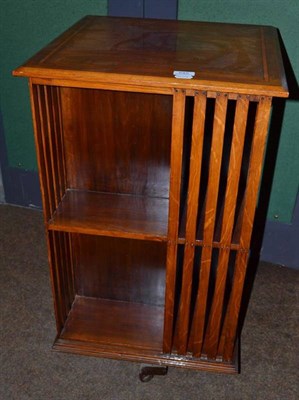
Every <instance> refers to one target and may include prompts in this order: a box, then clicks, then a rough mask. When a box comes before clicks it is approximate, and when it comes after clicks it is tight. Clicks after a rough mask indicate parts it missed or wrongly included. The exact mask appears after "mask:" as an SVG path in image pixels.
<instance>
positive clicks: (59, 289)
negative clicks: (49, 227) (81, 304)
mask: <svg viewBox="0 0 299 400" xmlns="http://www.w3.org/2000/svg"><path fill="white" fill-rule="evenodd" d="M59 234H60V232H54V231H49V232H48V235H47V237H48V240H49V251H48V253H49V263H50V272H51V278H52V279H53V283H54V287H55V293H54V294H55V296H54V304H55V311H56V324H57V326H58V328H59V329H58V332H59V331H60V330H61V328H62V327H63V325H64V322H65V319H66V316H67V314H68V307H67V305H66V302H65V296H64V278H63V275H62V274H63V270H62V268H61V253H60V247H59Z"/></svg>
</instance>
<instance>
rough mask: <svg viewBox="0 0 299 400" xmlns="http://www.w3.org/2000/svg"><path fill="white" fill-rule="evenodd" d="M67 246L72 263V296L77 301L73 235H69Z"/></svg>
mask: <svg viewBox="0 0 299 400" xmlns="http://www.w3.org/2000/svg"><path fill="white" fill-rule="evenodd" d="M67 241H68V243H67V246H68V252H67V254H68V259H69V261H70V274H71V277H70V282H71V294H72V298H73V299H75V295H76V290H75V275H74V274H75V272H74V268H75V257H74V251H73V249H74V247H73V237H72V234H71V233H68V234H67Z"/></svg>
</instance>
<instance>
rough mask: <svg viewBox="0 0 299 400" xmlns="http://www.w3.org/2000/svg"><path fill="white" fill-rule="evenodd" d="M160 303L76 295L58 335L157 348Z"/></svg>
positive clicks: (161, 317)
mask: <svg viewBox="0 0 299 400" xmlns="http://www.w3.org/2000/svg"><path fill="white" fill-rule="evenodd" d="M163 320H164V309H163V307H158V306H152V305H147V304H141V303H133V302H123V301H115V300H106V299H96V298H89V297H82V296H76V298H75V300H74V303H73V306H72V309H71V311H70V313H69V315H68V318H67V320H66V323H65V326H64V329H63V331H62V332H61V334H60V337H59V338H60V339H63V340H70V341H80V342H82V343H84V342H93V343H97V344H102V345H105V346H106V347H107V346H111V347H113V346H116V347H117V346H119V347H126V349H127V350H126V351H129V350H130V349H131V350H133V349H143V350H147V351H152V352H153V353H154V354H155V353H157V352H159V351H160V350H161V347H162V341H163Z"/></svg>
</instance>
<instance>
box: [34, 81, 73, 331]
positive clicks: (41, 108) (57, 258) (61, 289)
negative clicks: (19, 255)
mask: <svg viewBox="0 0 299 400" xmlns="http://www.w3.org/2000/svg"><path fill="white" fill-rule="evenodd" d="M30 94H31V106H32V113H33V121H34V133H35V144H36V151H37V159H38V164H39V178H40V185H41V193H42V200H43V211H44V220H45V224H46V226H47V222H48V221H49V220H50V219H51V216H52V215H53V213H54V212H55V210H56V208H57V206H58V204H59V203H60V201H61V199H62V197H63V195H64V193H65V191H66V188H67V182H66V181H67V178H66V171H65V163H64V149H63V127H62V120H61V114H60V92H59V88H58V87H52V86H43V85H33V84H32V83H31V82H30ZM47 239H48V258H49V262H50V273H51V281H52V290H53V297H54V299H55V312H56V321H57V330H58V331H60V330H61V329H62V326H63V323H64V321H65V319H66V316H67V314H68V312H69V310H70V307H71V304H72V302H73V300H74V296H75V289H74V279H73V272H72V262H71V260H72V244H71V235H70V234H68V233H59V232H57V233H54V232H49V233H48V232H47Z"/></svg>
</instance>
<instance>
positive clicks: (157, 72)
mask: <svg viewBox="0 0 299 400" xmlns="http://www.w3.org/2000/svg"><path fill="white" fill-rule="evenodd" d="M174 71H187V72H193V73H194V76H193V77H192V78H191V79H183V78H181V77H180V75H179V77H178V78H176V77H174V74H173V73H174ZM13 73H14V75H15V76H27V77H32V78H44V79H63V80H76V81H78V80H79V81H85V82H88V81H89V82H101V81H103V82H106V83H109V82H114V83H115V82H120V83H122V84H126V83H127V84H130V85H133V86H134V85H139V86H147V85H149V86H155V87H168V88H175V87H178V88H180V87H185V88H190V89H209V90H228V91H229V90H231V91H232V92H240V93H246V92H248V93H249V94H257V95H259V94H264V95H265V94H266V95H270V96H278V97H287V96H288V89H287V84H286V79H285V74H284V69H283V63H282V58H281V53H280V47H279V41H278V34H277V29H276V28H273V27H270V26H257V25H241V24H224V23H211V22H191V21H169V20H154V19H134V18H119V17H99V16H87V17H85V18H83V19H82V20H80V21H79V22H78V23H76V24H75V25H74V26H72V27H71V28H70V29H68V30H67V31H66V32H65V33H63V34H62V35H61V36H59V37H58V38H57V39H56V40H54V41H53V42H52V43H50V44H49V45H48V46H46V47H45V48H43V49H42V50H41V51H40V52H38V53H37V54H36V55H35V56H34V57H32V58H31V59H30V60H28V61H27V62H26V63H25V64H23V65H22V66H21V67H19V68H17V69H16V70H15V71H14V72H13Z"/></svg>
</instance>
